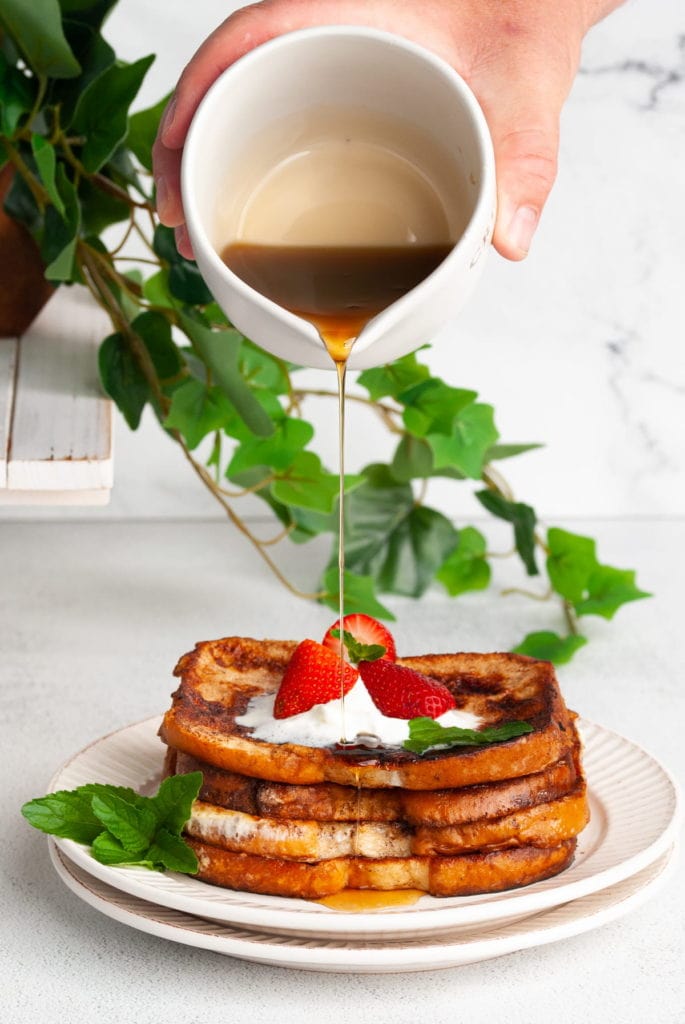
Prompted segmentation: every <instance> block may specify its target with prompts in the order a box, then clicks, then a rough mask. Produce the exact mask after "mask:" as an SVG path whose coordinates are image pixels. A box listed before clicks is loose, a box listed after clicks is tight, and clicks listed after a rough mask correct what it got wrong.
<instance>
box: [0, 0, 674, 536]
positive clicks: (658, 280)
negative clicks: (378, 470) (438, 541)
mask: <svg viewBox="0 0 685 1024" xmlns="http://www.w3.org/2000/svg"><path fill="white" fill-rule="evenodd" d="M238 6H240V5H239V4H226V3H225V2H221V0H198V2H197V3H195V4H194V5H193V6H192V14H190V13H189V8H188V6H187V5H185V4H181V3H168V2H165V0H135V2H134V0H120V4H119V7H118V9H117V10H116V11H115V13H114V14H113V16H112V18H111V20H110V22H109V29H108V36H109V38H110V40H111V42H112V44H113V45H114V46H115V47H116V48H117V49H118V51H119V52H120V53H121V54H122V55H123V56H125V57H127V58H129V59H135V58H137V57H138V56H141V55H142V54H144V53H147V52H149V51H156V52H157V54H158V59H157V61H156V63H155V65H154V66H153V68H152V70H151V72H150V75H149V80H148V82H147V83H146V85H145V87H144V91H143V93H142V94H141V96H140V99H139V103H140V105H141V106H144V105H147V104H148V103H150V102H153V101H155V100H156V99H158V98H159V96H160V95H162V94H163V93H164V92H166V91H167V90H168V89H169V87H170V86H171V85H172V84H173V83H174V82H175V80H176V78H177V77H178V74H179V72H180V70H181V68H182V66H183V64H184V63H185V61H186V60H187V59H188V58H189V57H190V55H191V54H192V52H193V51H194V49H195V48H196V46H197V45H198V44H199V42H200V41H201V40H202V39H203V38H204V37H205V36H206V35H207V34H208V32H209V31H210V30H211V29H212V28H213V27H214V26H215V25H216V24H218V23H219V21H220V20H221V19H222V18H223V17H225V16H226V14H227V13H230V10H232V9H235V8H236V7H238ZM561 138H562V141H561V154H560V167H559V176H558V181H557V185H556V187H555V189H554V191H553V194H552V196H551V198H550V201H549V204H548V207H547V209H546V211H545V215H544V217H543V220H542V224H541V227H540V229H539V232H538V235H537V236H536V239H535V241H534V245H533V248H532V250H531V253H530V256H529V258H528V259H527V260H526V261H525V262H524V263H522V264H518V265H514V264H510V263H507V262H506V261H504V260H502V259H500V258H499V257H498V256H497V255H496V253H494V251H493V253H492V255H491V257H490V260H489V265H488V267H487V268H486V272H485V275H484V279H483V281H482V284H481V286H480V289H479V291H478V292H477V294H476V295H475V297H474V298H473V299H472V300H471V302H470V304H469V306H468V307H467V309H466V310H465V311H464V312H463V313H462V314H461V315H460V316H459V319H458V320H456V321H455V322H453V323H450V324H449V325H448V326H447V327H446V328H445V329H444V330H443V332H442V334H441V336H440V337H439V338H437V339H435V342H434V346H433V348H432V350H431V352H430V353H429V354H428V361H429V363H430V365H431V367H432V369H433V370H434V371H435V372H437V373H439V374H441V375H443V376H445V377H446V379H447V380H448V381H449V382H450V383H452V384H454V385H456V386H461V387H471V388H474V389H476V390H477V391H478V392H479V393H480V395H481V399H482V400H483V401H488V402H491V403H492V404H494V406H495V409H496V410H497V414H498V425H499V428H500V432H501V434H502V438H503V440H506V441H540V442H544V444H545V446H546V447H545V448H544V449H543V450H541V451H538V452H533V453H531V454H528V455H526V456H523V457H521V458H519V459H515V460H512V461H511V462H508V463H505V464H502V469H503V470H504V472H505V475H506V476H507V478H508V479H509V481H510V483H511V484H512V486H513V488H514V490H515V492H516V494H517V496H518V497H519V498H520V499H522V500H526V501H529V502H531V503H532V504H534V505H535V506H536V508H537V509H538V511H539V512H540V513H541V514H542V515H544V516H546V517H547V518H548V519H552V520H553V519H554V518H555V517H566V518H569V517H571V518H576V517H590V516H591V517H621V518H623V517H645V516H650V517H674V516H680V515H682V514H683V513H685V444H684V442H685V401H684V396H685V327H684V317H683V294H684V287H685V273H684V271H685V203H684V201H683V193H684V190H685V8H683V5H682V0H659V2H658V3H655V2H654V0H629V2H628V3H627V4H626V5H625V6H623V7H622V8H620V9H619V10H618V11H617V12H616V13H615V14H613V15H612V16H611V17H609V18H608V19H607V20H606V21H605V22H603V23H602V24H600V25H599V26H597V27H595V28H594V29H593V30H592V31H591V33H590V35H589V36H588V37H587V39H586V43H585V46H584V51H583V59H582V68H581V71H580V73H579V75H578V77H577V79H576V82H575V85H574V88H573V91H572V94H571V96H570V99H569V101H568V103H567V106H566V108H565V112H564V115H563V123H562V136H561ZM307 380H308V381H309V383H310V384H311V385H312V386H314V387H321V386H328V385H329V384H330V385H331V386H332V384H333V378H332V375H331V376H330V377H329V376H328V375H327V374H325V372H324V371H321V372H315V371H309V372H308V374H307ZM312 413H315V417H314V418H315V419H316V421H317V423H318V425H319V431H320V433H321V438H322V442H323V445H322V454H323V455H324V457H325V458H326V460H327V461H328V463H329V465H332V466H334V465H335V458H336V448H335V446H336V433H335V415H334V413H335V410H334V407H333V405H332V404H331V403H329V402H328V401H321V402H319V407H318V408H317V409H316V410H312ZM350 420H351V422H350V427H349V433H350V439H349V466H350V469H354V468H356V467H357V466H359V465H361V464H363V463H364V462H367V461H369V460H371V459H375V458H377V457H381V456H385V455H387V454H388V451H389V445H388V442H387V440H386V438H385V437H384V436H383V433H382V428H381V427H380V426H377V425H376V421H375V420H370V419H369V420H367V419H365V418H364V416H363V415H362V414H361V413H359V412H358V409H357V408H355V409H354V410H353V412H352V413H351V414H350ZM117 430H118V437H117V457H116V463H115V481H116V482H115V490H114V493H113V498H112V502H111V504H110V506H109V508H107V509H98V510H93V511H91V512H87V511H86V510H72V511H70V512H69V513H68V514H69V515H71V516H75V515H77V516H84V515H92V516H97V517H112V518H122V517H124V518H126V517H183V518H185V517H206V516H215V515H217V512H216V510H215V508H214V505H213V502H212V501H211V499H210V498H209V497H208V496H207V495H205V494H204V492H203V491H202V489H201V488H200V486H199V485H198V484H197V483H196V482H195V480H194V479H193V478H192V477H191V475H190V474H189V471H188V470H187V468H186V466H185V463H184V462H183V460H182V458H181V457H180V456H179V455H177V453H176V452H175V450H174V447H173V445H172V444H171V442H169V441H168V440H167V438H166V437H164V436H163V434H162V432H161V431H160V430H159V428H158V427H157V426H156V424H155V423H153V422H152V421H151V420H150V421H146V422H145V423H144V424H143V426H142V428H141V429H140V430H139V431H138V433H137V434H131V432H130V431H128V429H127V428H126V426H125V425H124V424H123V421H121V420H119V422H118V428H117ZM372 443H373V447H374V449H375V450H374V451H373V453H371V452H370V449H371V445H372ZM435 486H436V488H437V490H436V491H435V492H433V494H432V495H431V497H432V499H433V500H434V501H436V502H438V503H439V505H440V506H441V507H442V508H443V509H444V510H445V511H446V512H447V513H448V514H452V515H455V516H458V517H460V518H461V517H462V516H463V517H470V516H476V515H477V514H478V509H479V506H477V504H476V503H475V502H474V501H473V499H472V498H471V496H470V491H469V486H468V485H454V484H447V483H442V484H439V485H435ZM36 515H38V516H40V517H41V518H44V517H45V516H64V515H65V512H63V511H60V510H40V511H31V510H28V509H21V510H20V509H11V510H10V509H8V510H6V514H5V516H4V518H27V517H31V516H36Z"/></svg>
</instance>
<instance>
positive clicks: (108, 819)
mask: <svg viewBox="0 0 685 1024" xmlns="http://www.w3.org/2000/svg"><path fill="white" fill-rule="evenodd" d="M92 808H93V813H94V814H95V815H96V817H97V818H99V819H100V821H101V822H102V824H103V825H104V826H105V828H106V829H107V830H108V831H109V832H111V833H112V835H113V836H114V837H115V839H118V840H119V842H120V843H121V845H122V846H123V847H124V849H125V850H127V851H128V853H134V854H140V853H143V852H144V851H145V850H147V848H148V846H149V845H150V842H151V840H152V836H153V834H154V831H155V827H156V825H157V820H156V817H155V814H154V811H153V810H152V808H151V807H150V806H149V805H142V806H141V805H140V804H138V805H137V806H136V805H135V804H132V803H129V802H128V801H126V800H123V799H122V798H121V797H120V796H117V795H116V794H114V793H101V794H96V795H95V796H94V797H93V798H92Z"/></svg>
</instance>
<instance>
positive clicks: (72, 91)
mask: <svg viewBox="0 0 685 1024" xmlns="http://www.w3.org/2000/svg"><path fill="white" fill-rule="evenodd" d="M114 2H115V0H106V2H103V3H100V4H97V5H93V7H94V8H95V7H97V9H98V11H103V15H102V16H103V17H104V13H106V8H108V7H112V6H113V5H114ZM60 6H61V8H62V11H63V13H65V14H66V13H67V11H66V8H65V3H64V0H60ZM91 20H92V18H90V17H89V12H87V11H79V12H73V13H72V12H69V17H68V18H65V19H64V22H63V28H64V34H65V36H66V39H67V42H68V44H69V46H70V47H71V49H72V51H73V53H74V56H75V57H76V59H77V61H78V62H79V64H80V65H81V74H80V75H79V76H78V77H77V78H69V79H63V80H62V81H61V82H54V83H53V84H52V88H51V93H50V100H51V103H53V104H54V105H55V106H56V105H57V104H59V106H60V121H61V123H62V125H63V127H65V128H69V126H70V125H71V122H72V119H73V116H74V111H75V110H76V105H77V104H78V101H79V99H80V97H81V95H82V94H83V93H84V92H85V91H86V89H87V88H88V86H89V85H90V84H91V82H94V81H95V79H96V78H99V77H100V75H101V74H102V73H103V72H104V71H106V70H107V68H110V67H111V66H112V65H113V64H114V62H115V60H116V56H115V53H114V50H113V49H112V47H111V46H110V45H109V43H108V42H107V41H106V40H105V39H104V38H103V37H102V36H101V35H100V32H99V25H98V24H95V25H93V24H90V21H91ZM95 20H96V21H97V20H99V21H101V20H102V18H100V19H95Z"/></svg>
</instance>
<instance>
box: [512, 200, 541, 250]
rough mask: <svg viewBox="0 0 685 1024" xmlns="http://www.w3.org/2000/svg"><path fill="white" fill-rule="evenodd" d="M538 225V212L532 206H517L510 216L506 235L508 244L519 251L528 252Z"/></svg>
mask: <svg viewBox="0 0 685 1024" xmlns="http://www.w3.org/2000/svg"><path fill="white" fill-rule="evenodd" d="M537 226H538V212H537V210H534V209H533V208H532V206H519V208H518V209H517V210H516V212H515V214H514V216H513V217H512V218H511V223H510V224H509V230H508V231H507V237H508V239H509V244H510V245H511V246H512V248H514V249H518V250H519V251H520V252H526V253H527V252H528V250H529V249H530V243H531V242H532V241H533V235H534V234H535V229H536V227H537Z"/></svg>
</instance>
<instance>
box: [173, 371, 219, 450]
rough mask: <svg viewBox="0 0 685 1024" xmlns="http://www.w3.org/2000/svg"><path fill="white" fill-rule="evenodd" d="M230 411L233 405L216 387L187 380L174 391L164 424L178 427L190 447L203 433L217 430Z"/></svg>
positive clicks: (204, 435)
mask: <svg viewBox="0 0 685 1024" xmlns="http://www.w3.org/2000/svg"><path fill="white" fill-rule="evenodd" d="M233 415H234V410H233V406H232V405H231V403H230V402H229V400H228V399H227V398H226V396H225V395H224V393H223V391H222V390H221V389H220V388H217V387H207V385H206V384H203V383H202V382H201V381H199V380H188V381H186V382H185V383H184V384H181V386H180V387H178V388H176V390H175V391H174V393H173V395H172V397H171V408H170V409H169V413H168V415H167V418H166V420H165V421H164V426H165V427H166V428H167V429H168V430H172V429H173V430H178V431H180V433H181V434H182V435H183V437H184V438H185V440H186V444H187V445H188V447H189V448H191V449H192V448H197V446H198V445H199V443H200V441H201V440H202V439H203V438H204V437H206V436H207V434H211V433H212V432H213V431H214V430H220V429H221V428H222V427H223V425H224V423H225V422H227V421H229V420H230V419H231V417H232V416H233Z"/></svg>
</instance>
